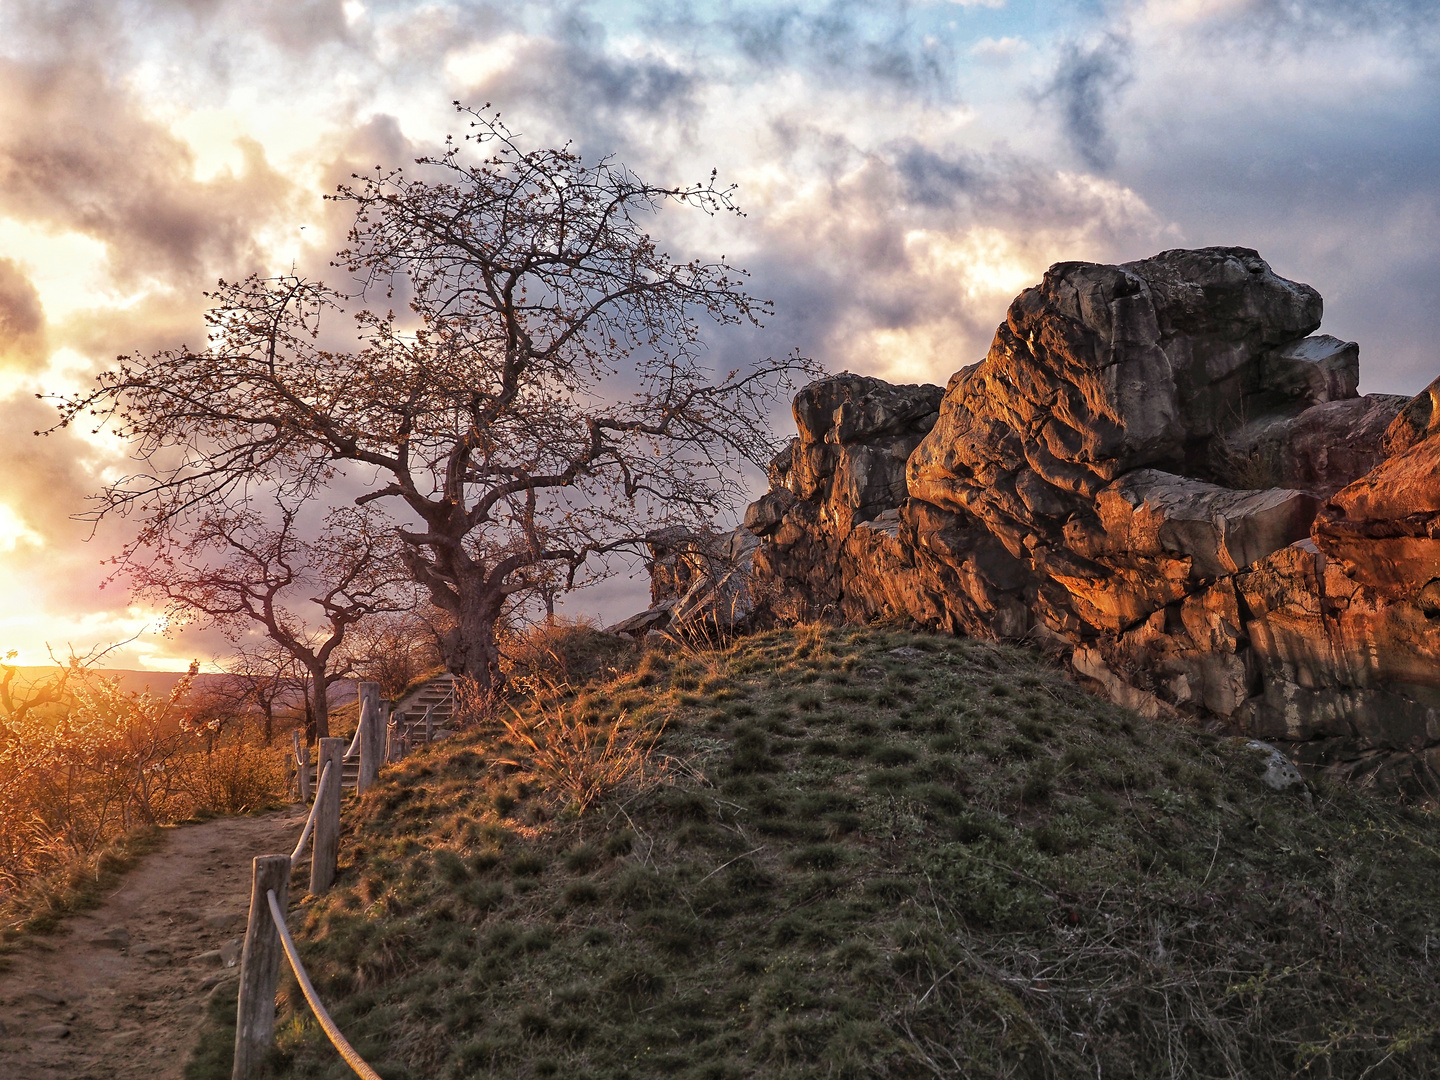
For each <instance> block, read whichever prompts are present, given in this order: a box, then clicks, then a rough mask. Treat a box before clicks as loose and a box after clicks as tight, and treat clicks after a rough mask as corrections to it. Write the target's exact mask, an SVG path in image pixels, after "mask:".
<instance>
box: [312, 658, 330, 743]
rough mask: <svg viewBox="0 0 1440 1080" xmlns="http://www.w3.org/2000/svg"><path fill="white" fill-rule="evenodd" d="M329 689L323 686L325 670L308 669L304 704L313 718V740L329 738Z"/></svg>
mask: <svg viewBox="0 0 1440 1080" xmlns="http://www.w3.org/2000/svg"><path fill="white" fill-rule="evenodd" d="M329 689H330V688H329V687H328V686H326V685H325V669H324V668H323V667H321V668H320V669H319V670H318V671H317V670H315V669H314V668H312V669H310V693H309V694H308V695H307V697H306V702H307V704H308V706H309V708H310V713H311V715H312V716H314V718H315V738H317V739H328V738H329V737H330V695H329V692H328V691H329Z"/></svg>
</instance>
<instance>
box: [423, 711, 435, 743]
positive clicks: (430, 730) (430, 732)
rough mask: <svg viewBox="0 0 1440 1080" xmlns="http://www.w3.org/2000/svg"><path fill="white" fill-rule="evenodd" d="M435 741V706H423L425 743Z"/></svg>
mask: <svg viewBox="0 0 1440 1080" xmlns="http://www.w3.org/2000/svg"><path fill="white" fill-rule="evenodd" d="M434 741H435V706H434V705H426V706H425V745H426V746H429V745H430V744H431V743H432V742H434Z"/></svg>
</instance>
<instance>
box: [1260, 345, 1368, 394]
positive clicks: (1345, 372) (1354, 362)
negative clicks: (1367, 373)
mask: <svg viewBox="0 0 1440 1080" xmlns="http://www.w3.org/2000/svg"><path fill="white" fill-rule="evenodd" d="M1252 378H1253V380H1254V381H1253V382H1251V384H1250V385H1249V386H1248V387H1247V390H1249V392H1250V394H1251V395H1253V396H1256V397H1261V398H1268V399H1278V400H1279V401H1282V402H1284V401H1290V400H1295V401H1303V402H1305V403H1306V404H1307V405H1320V404H1323V403H1325V402H1329V401H1344V400H1345V399H1347V398H1353V397H1355V395H1356V393H1357V387H1358V386H1359V385H1360V346H1359V345H1357V344H1355V342H1353V341H1341V340H1340V339H1339V338H1333V337H1331V336H1330V335H1329V334H1317V335H1315V336H1314V337H1307V338H1301V339H1299V340H1298V341H1292V342H1289V343H1288V344H1285V345H1282V346H1280V347H1279V348H1277V349H1272V350H1271V351H1270V352H1268V353H1266V354H1265V355H1264V356H1263V357H1261V360H1260V363H1259V364H1258V365H1257V366H1256V370H1255V372H1254V375H1253V376H1252ZM1253 407H1254V406H1253V405H1252V408H1253Z"/></svg>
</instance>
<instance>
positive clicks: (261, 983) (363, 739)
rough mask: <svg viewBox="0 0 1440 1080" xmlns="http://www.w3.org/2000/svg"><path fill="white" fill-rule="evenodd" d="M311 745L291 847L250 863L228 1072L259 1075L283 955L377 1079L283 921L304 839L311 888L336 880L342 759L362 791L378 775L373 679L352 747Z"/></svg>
mask: <svg viewBox="0 0 1440 1080" xmlns="http://www.w3.org/2000/svg"><path fill="white" fill-rule="evenodd" d="M296 749H297V754H296V764H297V766H298V768H297V775H298V777H299V792H300V795H301V797H302V798H308V797H309V794H310V792H309V772H308V769H307V768H306V766H307V765H308V762H306V761H304V760H303V757H302V755H301V754H300V753H299V752H298V751H299V750H300V747H299V745H298V741H297V746H296ZM316 749H317V754H316V762H315V764H316V767H317V768H318V770H319V771H318V780H317V782H316V784H315V801H314V804H313V805H312V806H311V808H310V814H309V816H308V817H307V818H306V820H305V828H304V829H303V830H302V831H301V833H300V839H299V840H298V841H297V842H296V844H295V848H294V850H293V851H291V852H290V854H288V855H260V856H257V857H256V858H255V860H254V863H253V865H252V868H251V883H250V921H249V923H248V924H247V925H246V928H245V944H244V947H243V949H242V950H241V954H240V997H239V1001H238V1002H237V1003H236V1006H235V1064H234V1068H233V1070H232V1072H231V1077H232V1080H253V1078H255V1077H257V1076H259V1075H261V1072H262V1070H263V1067H264V1062H265V1059H266V1058H267V1057H268V1056H269V1054H270V1051H271V1050H272V1049H273V1048H274V1045H275V991H276V989H277V987H278V986H279V980H280V961H281V958H282V957H284V958H285V959H287V960H288V961H289V963H290V968H291V970H292V971H293V972H294V973H295V979H296V981H297V982H298V983H299V984H300V989H301V991H302V992H303V993H304V994H305V1000H306V1001H307V1002H309V1004H310V1008H311V1010H312V1011H313V1012H314V1013H315V1019H316V1020H317V1021H319V1023H320V1027H321V1028H322V1029H323V1030H324V1032H325V1034H326V1035H327V1036H328V1037H329V1039H330V1041H331V1043H333V1044H334V1046H335V1049H336V1050H337V1051H338V1052H339V1054H340V1056H341V1057H342V1058H343V1059H344V1060H345V1062H346V1064H348V1065H349V1066H350V1067H351V1068H352V1069H353V1070H354V1071H355V1073H356V1074H357V1075H358V1076H360V1077H362V1078H364V1080H380V1076H379V1074H378V1073H376V1072H375V1070H374V1069H372V1068H371V1067H370V1066H369V1065H367V1064H366V1063H365V1061H364V1060H363V1059H362V1058H361V1057H360V1055H359V1054H358V1053H356V1052H355V1048H354V1047H353V1046H351V1045H350V1043H349V1041H348V1040H347V1039H346V1038H345V1036H344V1035H342V1034H341V1032H340V1029H339V1028H338V1027H336V1026H335V1022H334V1021H333V1020H331V1018H330V1014H329V1012H327V1011H326V1009H325V1006H324V1005H323V1004H322V1003H321V1001H320V998H319V996H318V995H317V994H316V992H315V987H314V984H313V983H311V981H310V977H309V975H308V974H306V972H305V965H304V964H303V963H302V962H301V960H300V953H299V951H298V950H297V949H296V948H295V941H294V939H293V938H292V937H291V936H290V929H289V927H288V926H287V925H286V921H285V912H286V907H287V904H288V903H289V898H290V875H291V872H292V870H293V869H294V867H295V866H296V865H297V864H298V863H299V861H300V859H301V858H302V857H303V856H304V854H305V846H306V844H307V843H308V844H309V845H310V892H311V893H312V894H314V895H319V894H320V893H323V892H326V891H327V890H328V889H329V888H330V886H331V885H332V884H334V881H335V873H336V870H337V868H338V865H339V847H340V796H341V789H342V787H343V786H344V785H343V780H344V773H345V770H346V762H347V759H348V760H352V761H354V763H355V777H356V785H355V786H356V788H357V790H358V791H360V792H364V791H366V790H367V789H368V788H369V787H370V786H371V785H372V784H374V783H375V781H376V778H377V777H378V775H379V772H380V764H381V759H382V757H383V756H384V755H385V753H386V751H387V747H386V739H385V731H384V717H383V714H382V711H381V707H380V687H379V685H378V684H376V683H361V684H360V723H359V725H358V726H357V728H356V731H355V739H354V740H353V741H352V742H351V744H350V747H349V748H348V749H347V748H346V746H345V740H344V739H321V740H320V741H319V744H318V746H317V748H316ZM352 755H353V757H352Z"/></svg>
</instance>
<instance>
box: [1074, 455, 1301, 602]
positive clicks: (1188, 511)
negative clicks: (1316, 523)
mask: <svg viewBox="0 0 1440 1080" xmlns="http://www.w3.org/2000/svg"><path fill="white" fill-rule="evenodd" d="M1095 507H1096V511H1097V513H1098V514H1099V517H1100V521H1101V524H1102V525H1103V527H1104V529H1105V533H1106V535H1107V537H1108V538H1109V541H1110V545H1111V550H1112V551H1115V552H1123V553H1128V554H1131V555H1140V556H1158V555H1166V554H1168V555H1173V556H1179V557H1180V558H1185V559H1189V560H1190V567H1191V576H1192V577H1196V578H1215V577H1220V576H1222V575H1224V574H1233V573H1235V571H1237V570H1243V569H1244V568H1245V567H1247V566H1249V565H1250V564H1252V563H1254V562H1256V561H1257V560H1259V559H1263V558H1264V557H1265V556H1266V555H1269V554H1270V553H1271V552H1272V551H1278V550H1279V549H1280V548H1282V547H1286V546H1288V545H1289V544H1292V543H1294V542H1295V541H1296V540H1300V539H1303V538H1304V537H1306V536H1308V535H1309V532H1310V523H1311V521H1313V520H1314V518H1315V510H1316V500H1315V499H1314V498H1312V497H1311V496H1309V495H1305V494H1303V493H1302V492H1299V491H1288V490H1285V489H1282V488H1272V489H1270V490H1268V491H1232V490H1230V489H1228V488H1222V487H1218V486H1216V485H1215V484H1208V483H1206V482H1204V481H1203V480H1191V479H1188V478H1186V477H1183V476H1174V475H1172V474H1170V473H1164V472H1160V471H1159V470H1158V469H1136V470H1135V471H1133V472H1128V473H1126V474H1125V475H1124V476H1122V477H1121V478H1120V479H1119V480H1116V481H1115V482H1114V483H1113V484H1111V485H1109V486H1108V487H1106V488H1105V489H1103V490H1102V491H1101V492H1100V493H1099V494H1098V495H1097V496H1096V499H1095Z"/></svg>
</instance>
